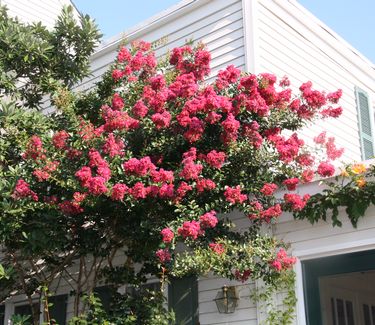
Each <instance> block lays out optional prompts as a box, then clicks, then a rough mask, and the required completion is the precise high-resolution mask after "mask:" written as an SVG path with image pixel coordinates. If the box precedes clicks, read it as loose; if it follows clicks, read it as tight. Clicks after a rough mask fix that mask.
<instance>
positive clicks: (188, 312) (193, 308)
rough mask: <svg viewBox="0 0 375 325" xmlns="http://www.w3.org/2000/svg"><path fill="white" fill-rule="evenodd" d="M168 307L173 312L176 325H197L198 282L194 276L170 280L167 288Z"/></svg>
mask: <svg viewBox="0 0 375 325" xmlns="http://www.w3.org/2000/svg"><path fill="white" fill-rule="evenodd" d="M168 305H169V308H170V309H172V310H173V311H174V312H175V316H176V324H178V325H198V324H199V312H198V282H197V278H196V277H194V276H191V277H185V278H181V279H172V280H171V283H170V285H169V287H168Z"/></svg>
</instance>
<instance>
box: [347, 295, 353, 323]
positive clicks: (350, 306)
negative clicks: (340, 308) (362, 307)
mask: <svg viewBox="0 0 375 325" xmlns="http://www.w3.org/2000/svg"><path fill="white" fill-rule="evenodd" d="M345 304H346V319H347V321H348V324H347V325H354V312H353V303H352V302H351V301H345Z"/></svg>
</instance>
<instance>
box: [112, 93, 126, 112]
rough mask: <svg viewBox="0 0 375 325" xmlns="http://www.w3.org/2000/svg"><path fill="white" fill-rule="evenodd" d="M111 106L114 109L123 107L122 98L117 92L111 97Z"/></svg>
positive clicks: (117, 109)
mask: <svg viewBox="0 0 375 325" xmlns="http://www.w3.org/2000/svg"><path fill="white" fill-rule="evenodd" d="M112 108H113V109H114V110H116V111H119V110H121V109H123V108H124V100H123V99H122V98H121V96H120V95H119V94H118V93H115V94H114V95H113V97H112Z"/></svg>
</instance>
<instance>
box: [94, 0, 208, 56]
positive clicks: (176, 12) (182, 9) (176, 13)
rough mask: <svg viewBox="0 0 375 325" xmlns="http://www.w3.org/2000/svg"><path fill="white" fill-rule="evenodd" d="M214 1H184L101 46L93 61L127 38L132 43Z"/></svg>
mask: <svg viewBox="0 0 375 325" xmlns="http://www.w3.org/2000/svg"><path fill="white" fill-rule="evenodd" d="M210 1H213V0H183V1H181V2H179V3H178V4H176V5H174V6H172V7H170V8H168V9H166V10H164V11H162V12H160V13H159V14H157V15H155V16H153V17H151V18H149V19H147V20H145V21H143V22H141V23H140V24H137V25H135V26H134V27H132V28H130V29H128V30H126V31H124V32H122V33H120V34H118V35H116V36H113V37H111V38H109V39H108V40H106V41H104V42H103V43H101V45H99V47H98V48H97V50H96V52H95V53H94V54H93V55H92V56H91V59H95V58H96V57H100V56H102V55H104V54H106V53H108V52H110V51H113V50H114V49H116V48H117V47H118V45H119V44H120V42H121V41H122V40H123V39H124V38H126V40H127V41H132V40H134V39H137V38H139V37H140V36H141V35H144V34H146V33H147V32H148V31H150V30H154V29H156V28H158V27H160V26H163V25H165V24H166V23H168V22H170V21H172V20H175V19H176V18H178V17H180V16H182V15H184V14H186V13H188V12H190V11H192V10H194V9H196V8H199V7H201V6H203V5H204V4H205V3H207V2H210Z"/></svg>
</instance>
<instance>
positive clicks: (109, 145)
mask: <svg viewBox="0 0 375 325" xmlns="http://www.w3.org/2000/svg"><path fill="white" fill-rule="evenodd" d="M124 147H125V145H124V142H123V141H122V140H121V139H116V138H115V136H114V134H113V133H110V134H108V137H107V139H106V141H105V143H104V145H103V152H104V153H106V154H109V156H110V157H115V156H123V155H124V152H123V149H124Z"/></svg>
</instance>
